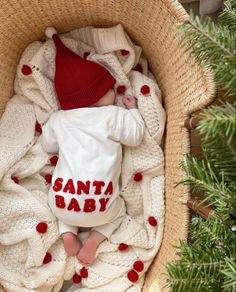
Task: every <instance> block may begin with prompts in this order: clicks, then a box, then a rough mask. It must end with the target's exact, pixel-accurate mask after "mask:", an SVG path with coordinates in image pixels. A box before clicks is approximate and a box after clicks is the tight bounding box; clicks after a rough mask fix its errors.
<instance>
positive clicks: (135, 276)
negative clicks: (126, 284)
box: [127, 270, 139, 283]
mask: <svg viewBox="0 0 236 292" xmlns="http://www.w3.org/2000/svg"><path fill="white" fill-rule="evenodd" d="M127 277H128V279H129V280H130V282H132V283H135V282H137V281H138V278H139V276H138V274H137V272H135V271H134V270H131V271H129V272H128V274H127Z"/></svg>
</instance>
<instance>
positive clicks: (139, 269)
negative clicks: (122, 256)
mask: <svg viewBox="0 0 236 292" xmlns="http://www.w3.org/2000/svg"><path fill="white" fill-rule="evenodd" d="M133 268H134V269H135V270H136V271H137V272H142V271H143V269H144V264H143V262H142V261H136V262H134V264H133Z"/></svg>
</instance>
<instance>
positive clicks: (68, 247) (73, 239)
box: [62, 232, 82, 256]
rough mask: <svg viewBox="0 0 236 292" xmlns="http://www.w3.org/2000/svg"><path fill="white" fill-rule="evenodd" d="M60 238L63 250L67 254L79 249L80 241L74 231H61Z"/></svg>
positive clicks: (72, 253) (74, 253)
mask: <svg viewBox="0 0 236 292" xmlns="http://www.w3.org/2000/svg"><path fill="white" fill-rule="evenodd" d="M62 239H63V244H64V248H65V251H66V253H67V254H68V255H69V256H74V255H76V254H77V253H78V252H79V251H80V249H81V247H82V243H81V242H80V240H79V238H78V237H77V236H76V235H75V234H74V233H72V232H66V233H63V234H62Z"/></svg>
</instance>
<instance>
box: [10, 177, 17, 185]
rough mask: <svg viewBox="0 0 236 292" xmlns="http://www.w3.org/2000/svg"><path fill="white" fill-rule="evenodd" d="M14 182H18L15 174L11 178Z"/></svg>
mask: <svg viewBox="0 0 236 292" xmlns="http://www.w3.org/2000/svg"><path fill="white" fill-rule="evenodd" d="M11 179H12V180H13V181H14V182H15V183H16V184H19V178H18V177H17V176H13V177H12V178H11Z"/></svg>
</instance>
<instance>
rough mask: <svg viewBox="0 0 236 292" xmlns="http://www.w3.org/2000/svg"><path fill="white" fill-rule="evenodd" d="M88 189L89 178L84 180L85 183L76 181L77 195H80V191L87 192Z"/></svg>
mask: <svg viewBox="0 0 236 292" xmlns="http://www.w3.org/2000/svg"><path fill="white" fill-rule="evenodd" d="M89 189H90V181H89V180H87V181H86V184H85V183H83V182H82V181H80V180H78V181H77V194H78V195H81V193H82V191H83V192H84V193H85V194H89Z"/></svg>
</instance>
